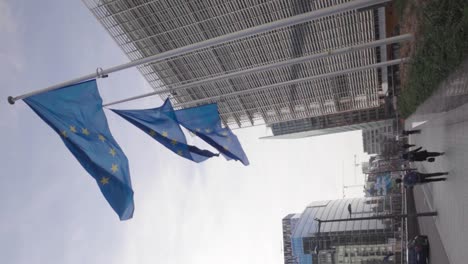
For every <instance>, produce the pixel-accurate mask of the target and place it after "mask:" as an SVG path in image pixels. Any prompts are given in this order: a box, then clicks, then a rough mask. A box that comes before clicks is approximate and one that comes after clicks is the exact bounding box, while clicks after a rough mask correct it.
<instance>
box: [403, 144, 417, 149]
mask: <svg viewBox="0 0 468 264" xmlns="http://www.w3.org/2000/svg"><path fill="white" fill-rule="evenodd" d="M414 146H416V145H414V144H407V143H405V144H403V145H401V148H402V149H409V148H411V147H414Z"/></svg>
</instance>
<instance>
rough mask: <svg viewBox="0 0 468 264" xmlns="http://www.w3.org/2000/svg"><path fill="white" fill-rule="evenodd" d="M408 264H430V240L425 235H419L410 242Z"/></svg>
mask: <svg viewBox="0 0 468 264" xmlns="http://www.w3.org/2000/svg"><path fill="white" fill-rule="evenodd" d="M407 249H408V251H407V252H408V264H428V263H429V239H428V238H427V236H425V235H417V236H415V237H414V238H413V239H411V240H410V241H409V242H408V247H407Z"/></svg>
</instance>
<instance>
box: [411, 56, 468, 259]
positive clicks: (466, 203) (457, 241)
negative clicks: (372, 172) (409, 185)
mask: <svg viewBox="0 0 468 264" xmlns="http://www.w3.org/2000/svg"><path fill="white" fill-rule="evenodd" d="M422 122H424V123H422ZM414 126H416V127H417V128H420V129H422V133H421V134H419V135H414V136H411V137H410V142H411V143H413V144H416V145H418V146H423V147H424V148H426V149H427V150H429V151H445V153H446V155H445V156H442V157H440V158H437V159H436V162H434V163H429V162H422V163H416V164H414V165H415V166H416V167H417V168H418V170H419V171H421V172H441V171H448V172H449V173H450V175H449V176H448V180H447V181H446V182H442V183H440V182H439V183H430V184H425V185H423V186H417V187H415V189H414V196H415V202H416V208H417V210H418V212H422V211H427V210H432V209H433V210H436V211H437V212H438V213H439V215H438V216H437V217H434V218H420V219H419V224H420V229H421V232H422V233H427V234H428V235H429V238H430V242H431V245H432V247H431V251H432V263H452V264H466V263H468V60H467V61H465V63H464V64H463V65H462V66H461V67H460V68H459V70H458V71H456V72H454V73H453V74H452V76H450V77H449V78H448V79H447V81H446V82H444V83H443V84H442V85H441V87H440V88H439V90H438V91H437V92H436V93H435V94H434V96H432V97H431V98H430V99H429V100H428V101H426V102H425V104H423V105H422V106H421V107H420V108H418V110H417V112H416V113H415V114H414V115H412V116H411V117H410V118H409V119H408V120H406V123H405V127H406V129H408V128H413V127H414ZM441 242H442V244H443V248H442V247H440V244H441ZM444 249H445V250H444ZM444 251H445V252H444ZM447 257H448V259H449V260H450V262H448V261H447V260H446V258H447Z"/></svg>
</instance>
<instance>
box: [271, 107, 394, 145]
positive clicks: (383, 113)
mask: <svg viewBox="0 0 468 264" xmlns="http://www.w3.org/2000/svg"><path fill="white" fill-rule="evenodd" d="M394 116H395V113H394V111H393V109H391V108H390V107H389V106H388V105H386V104H382V105H381V106H379V107H375V108H368V109H359V110H353V111H347V112H343V113H336V114H330V115H323V116H316V117H311V118H306V119H300V120H292V121H287V122H282V123H277V124H273V125H271V130H272V133H273V136H274V138H304V137H312V136H321V135H327V134H334V133H341V132H348V131H355V130H366V129H372V128H374V127H376V126H378V124H380V123H381V122H385V121H387V120H389V119H391V118H394ZM376 124H377V125H376Z"/></svg>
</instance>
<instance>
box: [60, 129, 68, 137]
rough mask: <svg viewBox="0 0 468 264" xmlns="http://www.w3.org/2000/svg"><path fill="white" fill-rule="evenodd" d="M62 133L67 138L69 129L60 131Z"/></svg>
mask: <svg viewBox="0 0 468 264" xmlns="http://www.w3.org/2000/svg"><path fill="white" fill-rule="evenodd" d="M60 135H62V137H64V138H67V137H68V136H67V131H66V130H63V131H62V132H60Z"/></svg>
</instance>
